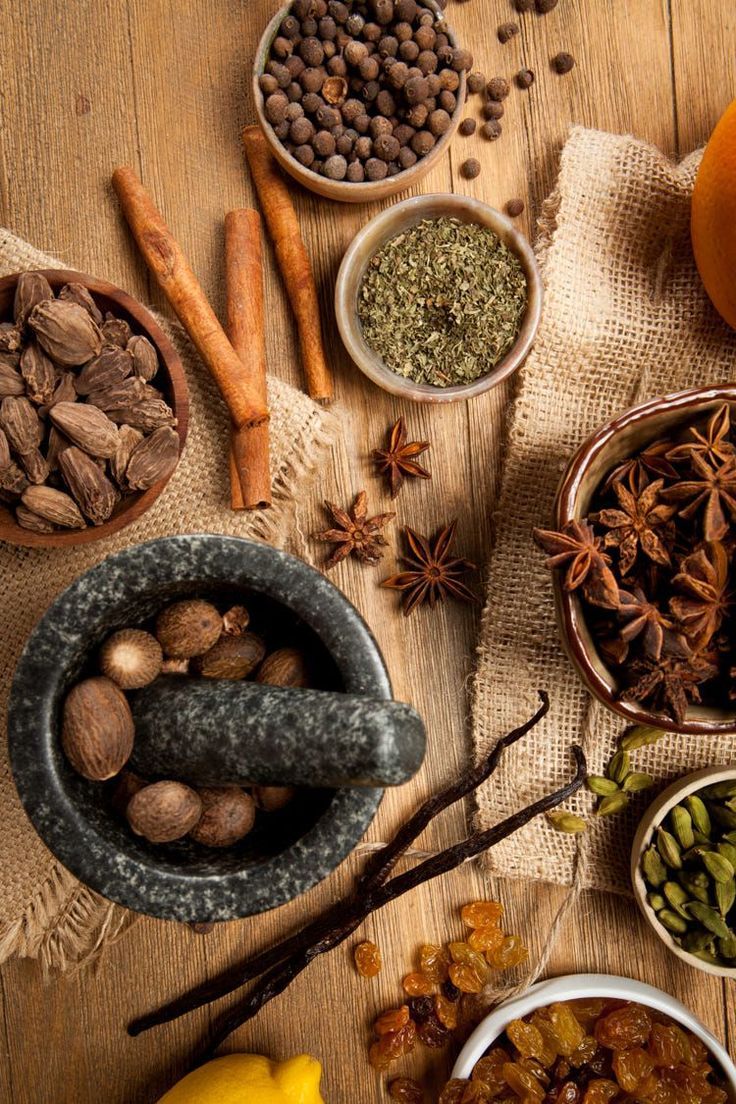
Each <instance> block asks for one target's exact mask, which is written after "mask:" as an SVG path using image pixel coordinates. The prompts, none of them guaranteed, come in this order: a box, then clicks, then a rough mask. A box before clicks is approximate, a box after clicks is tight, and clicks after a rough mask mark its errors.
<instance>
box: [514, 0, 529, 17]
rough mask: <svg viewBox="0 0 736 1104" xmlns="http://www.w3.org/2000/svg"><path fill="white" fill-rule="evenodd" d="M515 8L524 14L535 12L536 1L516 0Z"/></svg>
mask: <svg viewBox="0 0 736 1104" xmlns="http://www.w3.org/2000/svg"><path fill="white" fill-rule="evenodd" d="M514 8H515V9H516V11H517V12H520V13H521V14H523V13H524V12H530V11H533V10H534V0H514Z"/></svg>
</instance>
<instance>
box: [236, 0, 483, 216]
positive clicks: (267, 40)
mask: <svg viewBox="0 0 736 1104" xmlns="http://www.w3.org/2000/svg"><path fill="white" fill-rule="evenodd" d="M422 4H423V5H424V6H425V7H426V8H429V9H430V10H431V11H433V12H434V13H435V15H436V17H437V19H438V20H439V19H442V20H443V22H446V20H445V19H444V14H443V12H442V9H441V8H440V6H439V4H438V3H437V2H436V0H422ZM290 10H291V4H290V3H289V4H286V5H285V6H284V7H283V8H281V9H280V11H278V12H277V13H276V15H275V16H274V17H273V19H272V20H271V22H270V23H269V24H268V26H267V27H266V30H265V32H264V34H263V37H262V38H261V41H260V42H259V44H258V49H257V50H256V57H255V62H254V65H253V97H254V100H255V105H256V112H257V114H258V122H259V123H260V126H261V128H262V130H263V133H264V134H265V135H266V138H267V139H268V144H269V146H270V147H271V152H272V153H273V155H274V157H275V158H276V160H277V161H278V163H279V164H280V165H281V167H282V169H285V170H286V172H287V173H288V174H289V176H292V177H293V178H294V180H297V181H298V182H299V183H300V184H303V185H304V187H305V188H308V189H309V191H310V192H316V193H317V195H321V196H324V197H325V198H326V199H335V200H337V201H338V202H339V203H373V202H374V200H377V199H385V198H386V197H387V196H392V195H396V193H397V192H403V191H405V190H406V189H407V188H411V187H412V185H414V184H418V183H419V181H420V180H422V178H423V177H425V176H426V175H427V173H428V172H429V171H430V169H431V168H433V167H434V166H435V165H436V164H437V162H438V161H439V160H440V159H441V158H442V157H444V155H445V153H447V151H448V149H449V148H450V142H451V141H452V138H453V135H454V134H455V131H456V130H457V128H458V126H459V125H460V120H461V119H462V117H463V115H464V114H465V110H466V103H465V96H466V92H467V75H466V74H465V73H464V72H463V73H460V86H459V88H458V90H457V92H456V96H457V106H456V108H455V111H454V113H453V115H452V121H451V124H450V128H449V130H448V131H447V132H446V133H445V134H443V135H442V137H441V138H440V139H439V141H438V142H437V144H436V145H435V146H434V148H433V149H431V150H430V151H429V153H428V154H427V156H426V157H422V158H421V159H420V160H419V161H417V163H416V165H412V167H411V168H410V169H404V171H403V172H400V173H397V174H396V176H390V177H386V179H385V180H374V181H366V182H365V183H362V184H351V183H350V182H349V181H347V180H328V179H327V177H326V176H319V175H318V174H317V173H313V172H311V171H310V170H309V169H305V168H304V166H303V165H300V164H299V162H298V161H297V160H295V158H293V157H292V156H291V154H290V153H289V152H288V151H287V149H286V147H285V146H283V145H282V144H281V141H280V140H279V139H278V138H277V137H276V135H275V133H274V130H273V127H272V126H271V124H270V123H269V121H268V119H267V118H266V116H265V113H264V109H263V105H264V96H263V93H262V92H261V88H260V85H259V84H258V78H259V77H260V76H262V74H263V72H264V70H265V67H266V63H267V61H268V57H269V54H270V52H271V43H272V42H273V40H274V39H275V38H276V35H277V33H278V29H279V27H280V26H281V23H282V22H283V19H284V17H285V16H287V15H288V14H289V11H290ZM445 33H446V34H447V37H448V38H449V40H450V43H451V44H452V45H453V46H457V45H458V39H457V35H456V34H455V32H454V31H453V29H452V27H448V28H447V31H446V32H445Z"/></svg>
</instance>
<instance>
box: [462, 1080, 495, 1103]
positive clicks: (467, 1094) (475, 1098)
mask: <svg viewBox="0 0 736 1104" xmlns="http://www.w3.org/2000/svg"><path fill="white" fill-rule="evenodd" d="M492 1099H493V1094H492V1092H491V1090H490V1088H489V1087H488V1085H486V1083H485V1082H484V1081H478V1080H476V1081H470V1082H469V1083H468V1084H467V1085H466V1086H465V1091H464V1092H463V1095H462V1096H461V1097H460V1104H491V1100H492Z"/></svg>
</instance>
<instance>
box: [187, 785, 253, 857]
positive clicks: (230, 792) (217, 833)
mask: <svg viewBox="0 0 736 1104" xmlns="http://www.w3.org/2000/svg"><path fill="white" fill-rule="evenodd" d="M197 792H198V794H199V798H200V801H201V802H202V815H201V817H200V818H199V820H198V821H197V823H196V824H195V826H194V827H193V828H192V830H191V832H190V833H189V838H190V839H193V840H194V842H195V843H201V844H202V845H203V846H204V847H231V846H232V844H234V843H237V842H238V840H241V839H243V837H244V836H247V835H248V833H249V832H250V830H251V828H252V827H253V825H254V824H255V820H256V803H255V801H254V800H253V798H252V797H251V796H250V794H247V793H245V791H244V790H241V789H240V787H239V786H208V787H204V788H202V789H200V790H198V791H197Z"/></svg>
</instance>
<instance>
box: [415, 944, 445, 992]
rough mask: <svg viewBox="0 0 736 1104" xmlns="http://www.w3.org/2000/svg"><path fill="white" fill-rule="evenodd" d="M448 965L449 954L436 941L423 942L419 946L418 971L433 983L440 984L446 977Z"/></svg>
mask: <svg viewBox="0 0 736 1104" xmlns="http://www.w3.org/2000/svg"><path fill="white" fill-rule="evenodd" d="M449 965H450V956H449V955H448V953H447V951H446V950H445V948H444V947H440V946H438V945H437V944H436V943H424V944H423V945H422V946H421V947H420V948H419V971H420V973H422V974H425V975H426V976H427V977H428V978H429V980H430V981H433V982H434V983H435V985H440V984H441V983H442V982H443V981H444V980H445V979H446V977H447V969H448V966H449Z"/></svg>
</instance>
